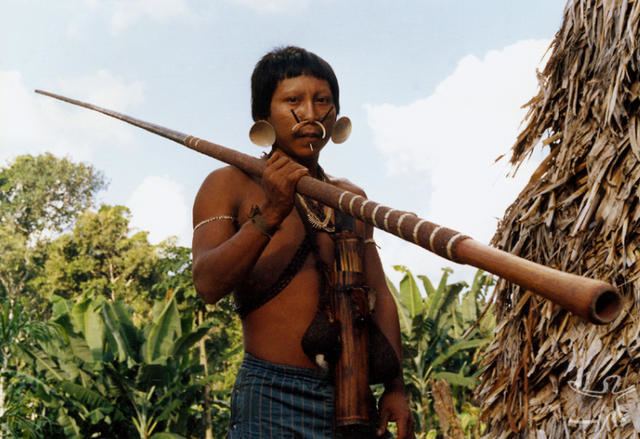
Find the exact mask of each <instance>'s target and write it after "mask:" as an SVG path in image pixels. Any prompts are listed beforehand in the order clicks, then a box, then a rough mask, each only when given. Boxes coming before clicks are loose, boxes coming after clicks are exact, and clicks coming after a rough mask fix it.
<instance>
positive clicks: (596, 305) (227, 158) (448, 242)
mask: <svg viewBox="0 0 640 439" xmlns="http://www.w3.org/2000/svg"><path fill="white" fill-rule="evenodd" d="M36 93H39V94H42V95H45V96H49V97H52V98H55V99H59V100H61V101H64V102H68V103H70V104H74V105H78V106H80V107H84V108H88V109H91V110H94V111H98V112H100V113H103V114H106V115H108V116H111V117H114V118H116V119H120V120H122V121H124V122H127V123H129V124H131V125H135V126H137V127H139V128H143V129H145V130H147V131H150V132H152V133H154V134H158V135H160V136H162V137H166V138H167V139H170V140H173V141H174V142H177V143H180V144H182V145H184V146H186V147H188V148H190V149H193V150H195V151H198V152H200V153H202V154H205V155H208V156H210V157H213V158H216V159H218V160H220V161H223V162H225V163H227V164H230V165H233V166H236V167H237V168H240V169H241V170H243V171H244V172H246V173H248V174H252V175H255V176H261V175H262V171H263V169H264V162H263V161H262V160H260V159H257V158H255V157H251V156H248V155H246V154H242V153H240V152H237V151H234V150H232V149H230V148H226V147H224V146H221V145H218V144H215V143H212V142H209V141H207V140H204V139H200V138H197V137H194V136H191V135H187V134H184V133H181V132H178V131H174V130H171V129H168V128H164V127H162V126H159V125H155V124H152V123H149V122H145V121H142V120H139V119H135V118H133V117H130V116H126V115H124V114H121V113H117V112H115V111H112V110H108V109H105V108H101V107H98V106H95V105H92V104H89V103H86V102H82V101H78V100H75V99H70V98H67V97H64V96H60V95H57V94H54V93H50V92H46V91H42V90H36ZM296 191H297V192H298V193H300V194H302V195H306V196H308V197H311V198H313V199H315V200H317V201H319V202H321V203H323V204H325V205H327V206H330V207H332V208H334V209H338V210H340V211H342V212H344V213H346V214H349V215H351V216H353V217H355V218H358V219H360V220H362V221H364V222H366V223H367V224H370V225H372V226H374V227H377V228H379V229H382V230H385V231H387V232H389V233H391V234H393V235H396V236H398V237H400V238H402V239H404V240H406V241H409V242H412V243H414V244H416V245H419V246H420V247H422V248H425V249H427V250H429V251H431V252H434V253H436V254H438V255H440V256H442V257H444V258H446V259H449V260H450V261H453V262H457V263H460V264H469V265H472V266H474V267H477V268H481V269H483V270H485V271H488V272H490V273H493V274H495V275H496V276H499V277H501V278H504V279H506V280H508V281H510V282H513V283H515V284H518V285H520V286H521V287H523V288H524V289H526V290H528V291H531V292H533V293H535V294H538V295H540V296H542V297H544V298H546V299H548V300H551V301H552V302H554V303H556V304H558V305H559V306H561V307H563V308H564V309H566V310H568V311H570V312H572V313H574V314H576V315H579V316H580V317H582V318H584V319H585V320H588V321H590V322H592V323H595V324H605V323H609V322H611V321H613V320H615V319H616V317H617V316H618V315H619V314H620V311H621V309H622V297H621V296H620V294H619V293H618V291H617V289H616V288H615V287H613V286H612V285H610V284H608V283H606V282H603V281H600V280H595V279H589V278H586V277H582V276H577V275H575V274H570V273H565V272H562V271H559V270H555V269H553V268H550V267H545V266H543V265H540V264H536V263H535V262H531V261H528V260H526V259H523V258H520V257H518V256H515V255H512V254H510V253H507V252H504V251H502V250H498V249H496V248H493V247H489V246H486V245H484V244H481V243H479V242H478V241H475V240H473V239H471V238H470V237H468V236H466V235H463V234H462V233H459V232H457V231H455V230H451V229H448V228H446V227H442V226H439V225H437V224H434V223H432V222H429V221H427V220H425V219H422V218H420V217H418V216H416V215H415V214H413V213H410V212H403V211H399V210H396V209H393V208H390V207H386V206H383V205H381V204H378V203H375V202H373V201H371V200H368V199H366V198H364V197H362V196H360V195H357V194H354V193H352V192H348V191H344V190H341V189H339V188H337V187H335V186H332V185H330V184H328V183H325V182H322V181H320V180H316V179H314V178H312V177H302V178H301V179H300V181H299V182H298V185H297V187H296Z"/></svg>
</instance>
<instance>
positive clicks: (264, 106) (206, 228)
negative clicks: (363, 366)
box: [193, 47, 413, 438]
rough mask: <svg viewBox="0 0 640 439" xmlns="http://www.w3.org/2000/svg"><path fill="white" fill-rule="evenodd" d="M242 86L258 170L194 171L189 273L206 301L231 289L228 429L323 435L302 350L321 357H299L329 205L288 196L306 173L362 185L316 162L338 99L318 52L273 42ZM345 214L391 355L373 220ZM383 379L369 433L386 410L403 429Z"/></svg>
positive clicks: (330, 428)
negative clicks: (234, 320) (236, 320)
mask: <svg viewBox="0 0 640 439" xmlns="http://www.w3.org/2000/svg"><path fill="white" fill-rule="evenodd" d="M251 91H252V116H253V119H254V121H261V122H260V123H262V124H263V127H266V129H267V131H268V130H273V132H274V134H275V135H274V136H273V138H275V140H274V141H273V142H271V143H273V145H272V149H271V152H270V153H269V154H268V156H267V157H265V160H266V168H265V171H264V174H263V177H262V180H257V179H254V178H252V177H250V176H249V175H247V174H245V173H243V172H242V171H240V170H239V169H237V168H235V167H232V166H228V167H225V168H222V169H219V170H216V171H214V172H212V173H211V174H210V175H209V176H208V177H207V178H206V180H205V181H204V182H203V184H202V187H201V188H200V190H199V192H198V195H197V197H196V200H195V204H194V208H193V221H194V224H195V229H194V235H193V261H194V263H193V278H194V283H195V287H196V289H197V291H198V292H199V294H200V295H201V296H202V298H203V299H204V300H205V301H206V302H208V303H215V302H217V301H218V300H220V299H221V298H223V297H224V296H226V295H227V294H229V293H231V292H233V295H234V299H235V304H236V309H237V310H238V312H239V314H240V317H241V318H242V328H243V335H244V350H245V358H244V361H243V363H242V366H241V368H240V371H239V373H238V376H237V380H236V385H235V387H234V392H233V395H232V419H231V426H230V432H229V436H230V437H231V438H247V437H273V438H311V437H314V438H319V437H323V438H330V437H334V436H335V431H334V425H333V411H334V407H333V404H334V391H333V384H332V382H331V380H330V379H329V374H327V373H326V372H325V370H324V369H323V368H322V367H319V366H318V364H317V363H316V361H314V360H320V365H322V356H321V357H320V358H314V357H310V356H309V353H308V352H306V353H305V350H304V349H303V347H302V345H303V339H304V338H305V334H306V332H307V331H308V329H309V327H310V326H311V325H312V322H313V321H314V318H315V317H316V316H317V315H318V306H319V302H320V301H321V297H322V294H323V291H322V290H323V281H322V276H323V273H321V270H322V267H327V266H330V265H331V264H332V263H333V258H334V246H333V241H332V237H331V236H330V234H329V233H327V232H328V231H331V230H332V229H331V227H332V225H333V223H335V221H336V217H337V215H336V212H333V211H332V210H331V209H328V208H326V207H324V206H320V205H318V204H316V203H314V202H313V200H309V199H304V198H303V197H300V196H298V197H296V195H295V187H296V183H297V182H298V180H299V179H300V178H301V177H303V176H306V175H309V176H311V177H314V178H318V179H322V180H325V181H326V182H328V183H330V184H333V185H336V186H338V187H340V188H342V189H345V190H349V191H351V192H354V193H357V194H360V195H362V196H364V192H363V191H362V189H360V188H359V187H357V186H355V185H353V184H352V183H350V182H348V181H346V180H337V179H333V178H330V177H328V176H327V175H326V174H325V173H324V172H323V171H322V168H321V167H320V165H319V164H318V159H319V156H320V152H321V151H322V149H323V147H324V146H325V145H326V143H327V142H328V138H329V136H330V135H331V133H332V131H333V129H334V125H335V123H336V118H337V114H338V112H339V110H340V103H339V89H338V82H337V79H336V76H335V74H334V72H333V70H332V68H331V67H330V66H329V64H328V63H327V62H326V61H324V60H323V59H321V58H320V57H318V56H317V55H315V54H313V53H310V52H308V51H306V50H304V49H301V48H297V47H286V48H283V49H277V50H274V51H272V52H270V53H268V54H266V55H265V56H264V57H263V58H262V59H261V60H260V61H259V62H258V64H257V65H256V67H255V69H254V72H253V75H252V78H251ZM267 122H268V124H267ZM296 198H297V199H296ZM354 224H355V225H354V229H355V230H354V231H355V233H356V234H357V235H358V236H360V237H361V238H362V240H363V241H364V242H365V245H364V257H363V258H364V262H363V265H364V269H365V278H366V283H367V285H368V287H370V291H373V292H375V296H376V297H375V299H376V305H375V312H374V314H373V321H374V322H375V323H376V324H377V326H378V327H379V329H380V330H381V333H382V334H384V335H385V336H386V339H387V340H388V341H389V342H390V344H391V346H392V347H393V349H392V350H391V352H394V351H395V356H396V357H397V358H401V347H400V330H399V324H398V315H397V310H396V306H395V303H394V301H393V298H392V296H391V293H390V292H389V290H388V288H387V286H386V283H385V277H384V273H383V270H382V266H381V263H380V259H379V257H378V253H377V250H376V246H375V244H374V242H373V240H372V239H371V237H372V234H373V230H372V228H371V227H369V226H367V225H365V224H363V223H361V222H359V221H357V222H355V223H354ZM311 228H314V229H315V231H316V232H317V233H310V232H309V230H310V229H311ZM310 236H311V237H312V239H310V238H309V237H310ZM307 241H311V242H307ZM395 359H396V358H394V361H395ZM384 384H385V392H384V394H383V395H382V397H381V399H380V402H379V406H378V414H379V420H378V423H377V425H375V426H374V428H373V430H372V434H371V436H372V437H375V435H376V433H377V435H378V436H381V435H383V434H385V432H386V427H387V423H388V422H390V421H393V422H396V423H397V429H398V437H399V438H408V437H413V433H412V419H411V413H410V410H409V406H408V401H407V398H406V396H405V392H404V385H403V382H402V374H401V373H400V374H397V375H396V376H395V377H394V378H392V379H389V380H387V381H386V382H385V383H384ZM374 409H375V407H374ZM374 411H375V410H374Z"/></svg>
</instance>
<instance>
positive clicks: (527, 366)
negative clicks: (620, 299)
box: [477, 0, 640, 438]
mask: <svg viewBox="0 0 640 439" xmlns="http://www.w3.org/2000/svg"><path fill="white" fill-rule="evenodd" d="M639 26H640V1H639V0H570V1H569V3H568V4H567V6H566V7H565V11H564V20H563V23H562V27H561V29H560V31H559V32H558V33H557V34H556V36H555V39H554V41H553V43H552V46H551V56H550V58H549V61H548V62H547V64H546V67H545V68H544V71H543V72H542V73H541V74H540V75H539V81H540V89H539V92H538V94H537V96H535V97H534V98H533V99H532V100H531V101H530V102H529V103H528V104H527V105H528V114H527V119H526V122H527V123H526V126H525V128H524V130H523V131H522V133H521V134H520V136H519V137H518V139H517V141H516V143H515V145H514V147H513V154H512V157H511V163H512V164H513V165H514V166H518V165H519V164H521V163H522V162H523V161H524V160H525V159H526V158H527V157H528V156H530V154H531V153H532V151H533V149H534V148H536V147H539V145H540V143H541V141H542V143H543V144H546V145H548V146H549V148H550V152H549V155H548V156H547V158H546V159H545V160H544V161H543V162H542V164H541V165H540V167H539V169H538V170H537V171H536V172H535V173H534V174H533V177H532V178H531V180H530V181H529V183H528V184H527V186H526V187H525V188H524V190H523V191H522V192H521V193H520V195H519V196H518V198H517V200H516V201H515V202H514V203H513V204H512V205H511V206H510V207H509V209H508V210H507V212H506V214H505V216H504V218H503V219H502V221H501V222H500V225H499V227H498V231H497V233H496V235H495V236H494V239H493V243H494V245H496V246H498V247H500V248H502V249H504V250H507V251H510V252H513V253H517V254H519V255H520V256H522V257H525V258H527V259H531V260H533V261H536V262H539V263H542V264H545V265H548V266H551V267H554V268H558V269H561V270H565V271H569V272H573V273H577V274H582V275H586V276H589V277H594V278H598V279H603V280H606V281H609V282H612V283H613V284H615V285H616V286H618V287H619V289H620V290H621V292H622V293H623V295H624V297H625V308H624V310H623V312H622V314H621V316H620V317H619V318H618V319H617V320H616V321H615V322H613V323H612V324H610V325H607V326H602V327H597V326H593V325H590V324H588V323H586V322H584V321H582V320H580V319H579V318H577V317H574V316H572V315H570V314H568V313H567V312H565V311H563V310H561V309H560V308H558V307H557V306H555V305H553V304H551V303H550V302H547V301H544V300H541V299H538V298H537V297H535V296H533V295H531V294H528V293H527V292H526V291H522V290H521V289H520V288H519V287H518V286H516V285H512V284H509V283H506V282H500V283H499V285H498V286H497V290H496V294H497V301H496V313H497V317H498V327H497V330H496V337H495V340H494V341H493V343H492V344H491V345H490V346H489V347H488V348H487V351H486V354H485V360H484V362H485V365H486V367H487V368H486V371H485V372H484V375H483V379H482V382H481V384H480V386H479V388H478V390H477V396H478V398H479V399H480V400H481V401H482V404H483V417H484V419H485V420H486V421H487V423H488V431H487V436H488V437H492V438H493V437H497V438H507V437H521V436H524V437H536V438H545V437H546V438H557V437H589V438H591V437H616V438H631V437H638V436H639V435H640V227H639V226H640V224H639V223H640V201H639V200H640V186H639V183H640V44H639V40H640V28H639Z"/></svg>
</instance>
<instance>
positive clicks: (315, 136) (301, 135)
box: [294, 131, 322, 139]
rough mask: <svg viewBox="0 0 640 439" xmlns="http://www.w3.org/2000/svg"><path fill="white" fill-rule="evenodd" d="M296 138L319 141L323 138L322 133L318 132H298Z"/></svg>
mask: <svg viewBox="0 0 640 439" xmlns="http://www.w3.org/2000/svg"><path fill="white" fill-rule="evenodd" d="M294 136H295V137H296V138H313V139H319V138H321V137H322V133H319V132H317V131H302V132H298V133H295V135H294Z"/></svg>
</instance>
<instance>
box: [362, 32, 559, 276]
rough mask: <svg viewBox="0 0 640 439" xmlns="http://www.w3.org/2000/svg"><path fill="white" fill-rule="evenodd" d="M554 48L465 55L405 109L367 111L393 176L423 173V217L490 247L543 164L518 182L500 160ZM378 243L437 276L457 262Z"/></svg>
mask: <svg viewBox="0 0 640 439" xmlns="http://www.w3.org/2000/svg"><path fill="white" fill-rule="evenodd" d="M548 45H549V41H546V40H526V41H519V42H517V43H515V44H513V45H510V46H507V47H505V48H503V49H501V50H492V51H490V52H488V53H487V54H486V55H485V56H484V57H483V58H478V57H476V56H473V55H469V56H466V57H464V58H462V59H461V60H460V61H459V62H458V65H457V66H456V68H455V70H454V72H453V73H452V74H451V75H450V76H448V77H447V78H445V79H444V80H443V81H442V82H440V84H439V85H438V86H437V87H436V89H435V90H434V92H433V94H432V95H430V96H429V97H427V98H424V99H419V100H417V101H415V102H413V103H410V104H408V105H405V106H395V105H391V104H381V105H368V106H366V110H367V113H368V122H369V125H370V127H371V129H372V130H373V133H374V142H375V146H376V147H377V148H378V149H379V150H380V151H381V152H382V153H383V155H384V156H385V157H386V159H387V164H388V171H389V173H391V174H393V173H398V172H401V173H409V174H411V175H416V179H415V180H416V184H418V185H422V186H423V187H424V188H425V193H427V196H426V197H425V198H424V199H423V200H416V204H419V203H420V201H421V202H422V203H423V206H422V209H420V210H417V213H418V214H419V215H420V216H422V217H424V218H427V219H429V220H431V221H433V222H436V223H439V224H442V225H445V226H447V227H450V228H453V229H457V230H459V231H460V232H462V233H465V234H468V235H470V236H472V237H473V238H476V239H478V240H479V241H481V242H484V243H488V241H489V240H490V238H491V237H492V236H493V233H494V232H495V229H496V226H497V219H498V218H501V217H502V216H503V213H504V210H505V209H506V208H507V207H508V205H509V204H510V203H511V202H513V200H515V197H516V196H517V194H518V193H519V192H520V190H521V189H522V188H523V187H524V185H525V184H526V182H527V180H528V178H529V176H530V174H531V172H532V170H533V169H534V168H535V165H536V164H537V162H538V159H534V160H532V161H531V162H530V163H528V164H527V165H526V166H524V167H522V168H521V169H520V170H519V172H518V174H517V175H516V177H515V178H508V177H506V175H507V174H508V172H509V170H510V168H509V166H508V163H507V160H505V159H503V160H501V161H500V162H498V163H494V161H495V159H496V158H497V157H498V156H499V155H501V154H507V155H508V154H509V152H510V148H511V146H512V145H513V143H514V142H515V139H516V137H517V135H518V133H519V130H520V129H521V128H522V126H521V122H522V120H523V118H524V116H525V110H523V109H521V108H520V107H521V106H522V105H523V104H524V103H526V102H527V101H528V100H529V99H530V98H531V97H532V96H533V95H535V93H536V91H537V80H536V74H535V73H536V68H541V67H542V66H543V62H542V58H543V55H544V53H545V51H546V49H547V47H548ZM429 190H430V193H429V192H427V191H429ZM415 209H418V207H416V208H415ZM379 239H380V242H381V243H383V244H384V250H383V259H384V260H385V261H386V260H388V261H389V262H392V263H404V264H407V265H409V266H411V267H418V266H419V267H420V268H419V269H417V271H419V272H425V273H428V274H430V275H432V276H439V267H442V266H444V265H449V266H452V265H453V264H452V263H449V262H447V261H445V260H443V259H440V258H437V257H434V256H432V255H431V254H429V253H427V252H426V251H422V250H420V249H419V248H417V247H413V246H412V247H411V249H407V246H406V244H404V243H398V242H397V241H395V240H392V239H390V237H389V238H387V236H385V237H383V238H379ZM425 268H426V269H425ZM456 270H457V271H460V268H456ZM463 271H465V270H463ZM466 271H467V273H468V270H466ZM464 277H465V278H469V276H468V275H465V276H464Z"/></svg>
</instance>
